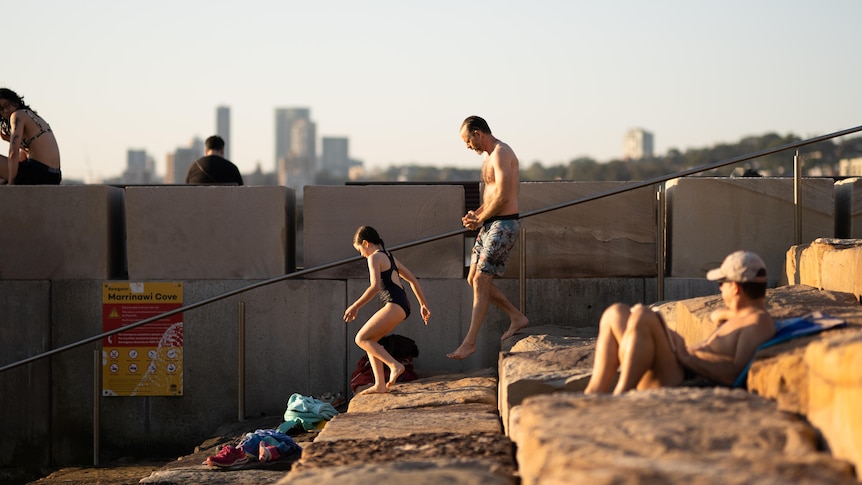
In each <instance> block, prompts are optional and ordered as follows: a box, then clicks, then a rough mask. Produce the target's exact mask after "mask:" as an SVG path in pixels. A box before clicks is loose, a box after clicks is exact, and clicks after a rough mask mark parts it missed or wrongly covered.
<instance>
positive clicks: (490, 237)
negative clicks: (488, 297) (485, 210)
mask: <svg viewBox="0 0 862 485" xmlns="http://www.w3.org/2000/svg"><path fill="white" fill-rule="evenodd" d="M520 229H521V221H520V220H519V219H503V220H499V219H498V220H495V221H492V222H487V221H486V222H485V223H484V224H482V228H481V229H480V230H479V235H478V236H476V244H474V245H473V254H472V256H471V257H470V264H475V265H476V269H478V270H479V271H481V272H483V273H487V274H491V275H494V276H503V273H505V272H506V261H508V259H509V252H511V251H512V247H513V246H515V241H517V240H518V231H519V230H520Z"/></svg>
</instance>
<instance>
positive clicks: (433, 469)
mask: <svg viewBox="0 0 862 485" xmlns="http://www.w3.org/2000/svg"><path fill="white" fill-rule="evenodd" d="M321 483H337V484H344V485H381V484H385V483H396V484H410V485H439V484H441V483H446V484H452V485H458V484H464V485H475V484H478V483H481V484H483V485H514V484H515V483H517V482H516V480H515V478H514V476H512V475H511V474H508V473H506V472H504V471H501V470H499V469H496V468H495V467H493V466H489V465H488V463H486V462H473V461H434V462H417V461H404V462H397V463H395V462H391V463H383V464H378V463H371V464H366V465H357V466H338V467H329V468H314V469H306V470H302V471H293V472H291V473H290V474H289V475H287V476H286V477H284V478H283V479H282V480H280V481H278V482H277V484H276V485H318V484H321Z"/></svg>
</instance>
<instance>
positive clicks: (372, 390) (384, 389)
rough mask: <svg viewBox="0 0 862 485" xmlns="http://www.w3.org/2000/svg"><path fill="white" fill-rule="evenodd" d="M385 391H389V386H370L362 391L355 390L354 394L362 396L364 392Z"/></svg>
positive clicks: (381, 392)
mask: <svg viewBox="0 0 862 485" xmlns="http://www.w3.org/2000/svg"><path fill="white" fill-rule="evenodd" d="M387 392H389V388H388V387H386V386H382V387H379V386H371V387H369V388H367V389H363V390H362V391H359V392H357V393H356V395H357V396H362V395H364V394H385V393H387Z"/></svg>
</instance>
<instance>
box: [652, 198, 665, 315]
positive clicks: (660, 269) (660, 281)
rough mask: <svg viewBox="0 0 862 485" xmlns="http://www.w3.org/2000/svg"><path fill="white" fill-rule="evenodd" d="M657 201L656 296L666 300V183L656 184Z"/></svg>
mask: <svg viewBox="0 0 862 485" xmlns="http://www.w3.org/2000/svg"><path fill="white" fill-rule="evenodd" d="M655 191H656V203H657V205H658V207H657V208H658V210H657V211H656V212H657V216H656V217H657V218H656V234H655V240H656V242H655V252H656V298H657V301H664V273H665V263H666V261H665V257H666V253H665V245H666V242H665V235H666V231H667V214H666V209H667V208H666V207H665V204H664V201H665V183H664V182H662V183H658V184H656V185H655Z"/></svg>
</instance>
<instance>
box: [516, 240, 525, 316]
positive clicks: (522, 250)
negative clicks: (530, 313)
mask: <svg viewBox="0 0 862 485" xmlns="http://www.w3.org/2000/svg"><path fill="white" fill-rule="evenodd" d="M519 237H520V241H519V242H520V244H518V246H520V248H519V249H520V250H519V254H518V256H519V257H518V262H519V266H520V267H519V268H518V273H519V274H520V275H519V277H518V279H519V282H518V294H519V299H518V304H519V305H520V307H521V308H520V310H521V313H523V314H524V315H526V314H527V229H525V228H521V234H520V236H519Z"/></svg>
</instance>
